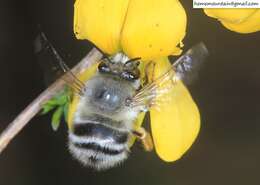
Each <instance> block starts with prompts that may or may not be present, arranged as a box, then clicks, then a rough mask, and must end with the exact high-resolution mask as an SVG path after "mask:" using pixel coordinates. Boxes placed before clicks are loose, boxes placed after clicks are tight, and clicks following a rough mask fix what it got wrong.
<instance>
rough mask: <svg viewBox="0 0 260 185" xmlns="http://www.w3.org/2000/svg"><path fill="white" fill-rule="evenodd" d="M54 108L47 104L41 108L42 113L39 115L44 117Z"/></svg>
mask: <svg viewBox="0 0 260 185" xmlns="http://www.w3.org/2000/svg"><path fill="white" fill-rule="evenodd" d="M55 107H56V106H53V105H49V104H45V105H44V106H43V107H42V111H41V113H40V114H41V115H44V114H47V113H49V112H50V111H51V110H53V109H54V108H55Z"/></svg>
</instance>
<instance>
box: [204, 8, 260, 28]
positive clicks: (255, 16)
mask: <svg viewBox="0 0 260 185" xmlns="http://www.w3.org/2000/svg"><path fill="white" fill-rule="evenodd" d="M204 12H205V13H206V14H207V15H208V16H210V17H213V18H216V19H218V20H219V21H220V22H221V23H222V24H223V25H224V26H225V27H226V28H228V29H230V30H232V31H235V32H238V33H252V32H256V31H260V9H252V8H251V9H250V8H249V9H204Z"/></svg>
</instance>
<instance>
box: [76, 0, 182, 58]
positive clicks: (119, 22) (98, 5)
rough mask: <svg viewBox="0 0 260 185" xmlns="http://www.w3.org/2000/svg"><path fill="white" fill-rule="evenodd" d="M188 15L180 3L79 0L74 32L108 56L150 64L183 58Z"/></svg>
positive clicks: (174, 0) (173, 1)
mask: <svg viewBox="0 0 260 185" xmlns="http://www.w3.org/2000/svg"><path fill="white" fill-rule="evenodd" d="M185 30H186V14H185V11H184V9H183V7H182V5H181V4H180V2H179V1H178V0H142V1H139V0H95V1H93V0H77V1H76V3H75V13H74V32H75V34H76V37H77V38H78V39H87V40H89V41H91V42H93V43H94V44H95V45H96V46H97V47H98V48H100V49H101V50H103V51H104V52H106V53H108V54H115V53H116V52H118V51H120V50H123V51H124V52H125V53H126V54H127V55H128V56H129V57H130V58H133V57H141V58H142V60H149V59H154V58H158V57H161V56H168V55H172V54H180V49H179V47H177V45H178V44H180V43H181V41H182V39H183V38H184V36H185Z"/></svg>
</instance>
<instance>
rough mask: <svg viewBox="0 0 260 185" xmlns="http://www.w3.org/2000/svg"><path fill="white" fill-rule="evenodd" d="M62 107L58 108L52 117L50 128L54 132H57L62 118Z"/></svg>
mask: <svg viewBox="0 0 260 185" xmlns="http://www.w3.org/2000/svg"><path fill="white" fill-rule="evenodd" d="M62 113H63V107H62V106H60V107H58V108H57V109H56V110H55V112H54V113H53V115H52V120H51V126H52V129H53V130H54V131H56V130H58V128H59V126H60V122H61V118H62Z"/></svg>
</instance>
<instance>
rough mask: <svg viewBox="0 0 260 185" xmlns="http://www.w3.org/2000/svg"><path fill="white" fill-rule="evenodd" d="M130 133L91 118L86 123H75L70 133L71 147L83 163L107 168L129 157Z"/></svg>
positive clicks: (74, 154) (73, 153)
mask: <svg viewBox="0 0 260 185" xmlns="http://www.w3.org/2000/svg"><path fill="white" fill-rule="evenodd" d="M99 117H100V115H99ZM104 119H107V118H104ZM110 121H112V120H110ZM128 135H129V133H128V132H126V131H121V130H118V129H117V128H111V127H109V126H107V125H106V124H105V123H99V122H98V121H97V120H95V121H94V120H93V119H89V121H86V122H85V123H74V127H73V131H72V132H70V133H69V149H70V151H71V153H72V155H73V156H74V157H75V158H76V159H78V160H79V161H80V162H81V163H82V164H83V165H85V166H89V167H92V168H94V169H97V170H102V169H107V168H110V167H113V166H115V165H117V164H119V163H120V162H122V161H123V160H125V159H126V158H127V156H128V145H127V143H128Z"/></svg>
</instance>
